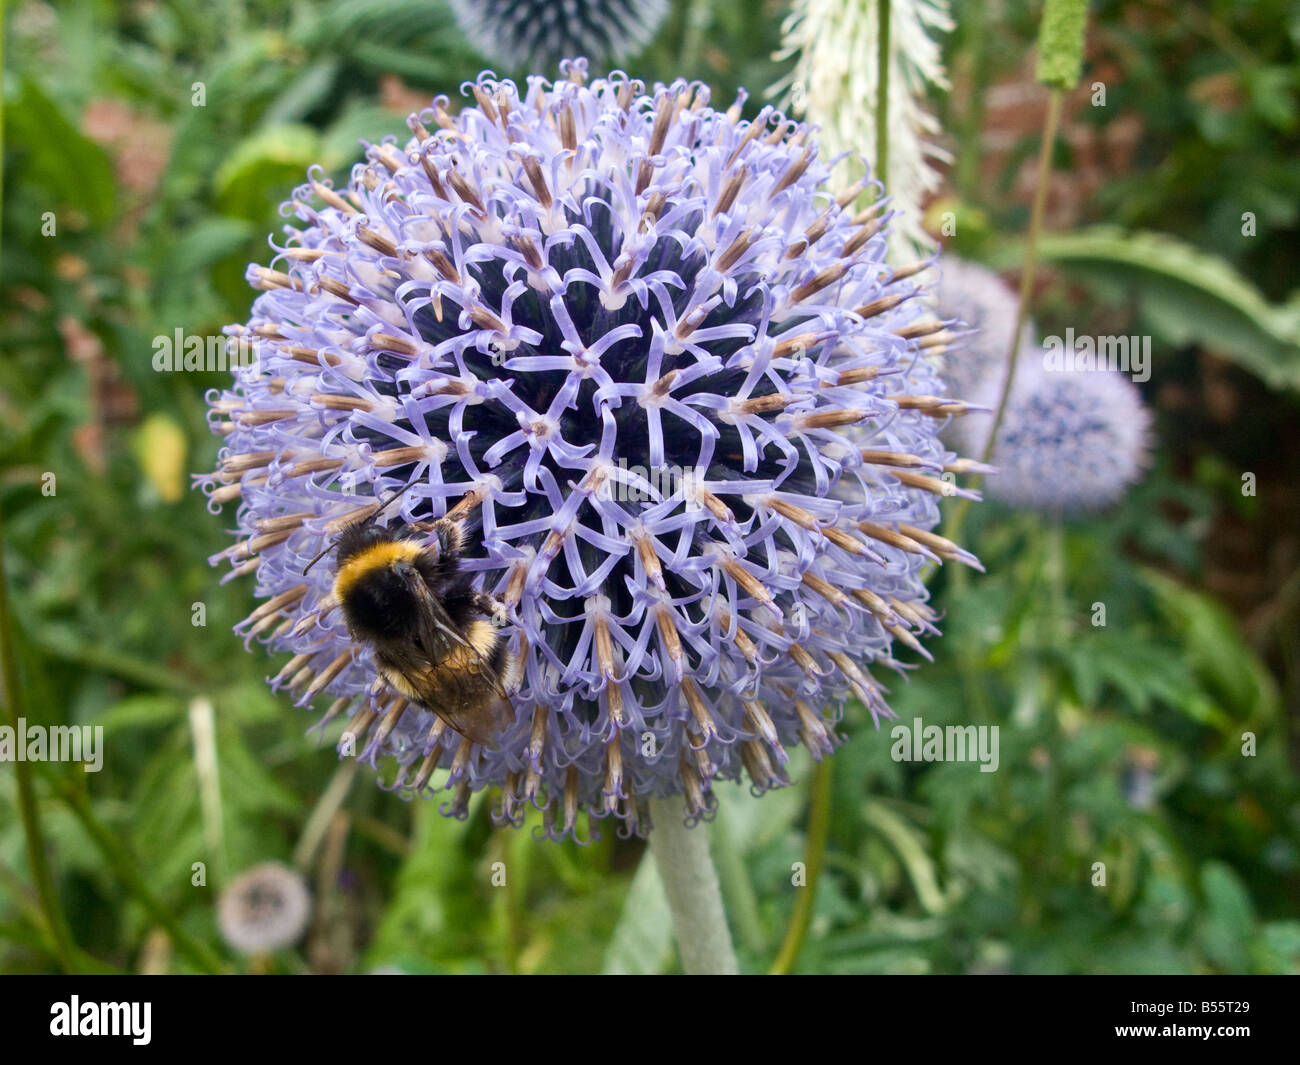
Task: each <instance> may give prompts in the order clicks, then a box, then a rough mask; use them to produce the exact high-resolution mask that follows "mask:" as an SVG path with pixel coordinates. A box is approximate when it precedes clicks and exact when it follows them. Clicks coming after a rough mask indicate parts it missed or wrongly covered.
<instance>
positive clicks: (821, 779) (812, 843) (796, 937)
mask: <svg viewBox="0 0 1300 1065" xmlns="http://www.w3.org/2000/svg"><path fill="white" fill-rule="evenodd" d="M830 825H831V760H830V758H829V757H826V756H823V757H822V759H821V761H820V762H818V763H817V769H816V770H815V771H814V772H813V778H812V801H811V802H810V804H809V807H808V844H807V854H806V858H807V861H806V862H805V863H804V871H805V874H806V876H807V880H806V881H805V882H804V886H803V887H802V888H801V889H800V891H799V895H798V897H797V898H796V899H795V903H794V913H793V914H792V915H791V918H790V926H789V927H788V928H787V929H786V932H785V940H784V941H783V942H782V943H781V950H780V952H779V953H778V954H777V956H776V960H775V961H774V962H772V967H771V968H770V969H769V970H768V975H769V976H785V975H787V974H788V973H789V972H791V971H792V970H793V969H794V964H795V962H796V961H797V960H798V958H799V951H800V950H801V949H802V948H803V941H804V938H805V937H806V936H807V934H808V925H809V924H810V923H811V922H812V912H813V903H814V902H815V901H816V900H817V882H818V880H819V879H821V873H822V864H823V860H824V858H825V856H826V839H827V836H828V835H829V834H830Z"/></svg>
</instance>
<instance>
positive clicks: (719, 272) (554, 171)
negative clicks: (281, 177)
mask: <svg viewBox="0 0 1300 1065" xmlns="http://www.w3.org/2000/svg"><path fill="white" fill-rule="evenodd" d="M561 71H562V74H563V77H562V78H561V80H559V81H556V82H554V83H551V82H549V81H547V80H546V79H544V78H541V77H530V78H529V79H528V81H527V86H526V88H525V89H523V90H520V89H518V88H517V87H516V85H515V84H514V83H512V82H510V81H497V80H494V79H493V78H492V77H489V76H487V75H483V76H481V77H480V78H479V79H478V80H477V81H476V82H473V83H471V84H470V85H469V86H468V92H469V93H471V94H472V95H473V98H474V100H475V106H467V107H464V108H463V109H461V110H460V111H459V112H458V113H457V114H455V115H452V114H451V113H450V112H449V110H448V101H447V100H446V98H443V97H440V98H438V99H436V100H435V101H434V102H433V106H432V107H431V108H429V109H428V110H427V111H426V112H424V113H422V114H420V115H414V116H412V117H411V119H410V122H409V124H410V127H411V129H412V132H413V136H412V138H411V139H410V140H409V141H407V143H406V144H405V145H404V146H399V145H398V144H396V143H391V142H385V143H383V144H375V145H370V146H369V147H368V148H367V151H366V160H365V162H363V163H359V164H358V165H357V166H356V167H355V168H354V170H353V172H352V176H351V181H350V182H349V183H348V185H347V187H346V188H344V189H342V190H340V191H336V190H334V189H333V188H331V187H330V185H329V184H328V183H327V182H326V180H325V179H324V177H323V175H321V174H320V173H319V172H313V173H312V174H311V175H310V180H309V181H308V183H307V184H305V185H303V186H302V187H301V188H299V189H298V190H297V192H296V193H295V195H294V197H293V199H292V200H291V201H290V202H288V203H287V204H286V205H285V207H284V212H285V214H286V215H291V216H293V217H294V218H295V219H296V220H297V221H298V223H299V224H298V225H297V226H291V227H287V228H286V234H287V237H286V239H285V241H284V243H283V246H280V247H278V248H277V255H276V262H275V263H274V264H273V267H271V268H266V267H261V266H252V267H250V268H249V272H248V277H249V280H250V282H251V283H252V284H253V286H254V287H256V288H258V289H261V290H262V294H261V295H260V296H259V297H258V298H257V300H256V302H255V303H254V306H253V314H252V318H251V319H250V321H249V322H248V323H247V325H243V326H236V327H231V328H230V329H229V330H228V332H229V333H230V334H231V336H232V344H235V345H239V346H242V347H244V348H246V349H249V350H251V351H252V353H253V354H255V356H256V359H255V360H254V361H255V365H254V366H252V367H250V368H246V369H241V370H238V371H236V380H235V383H234V385H233V387H232V388H231V389H230V390H228V391H225V392H223V393H220V394H213V395H211V396H210V403H211V416H212V423H213V427H214V429H215V430H216V431H217V432H219V433H221V434H222V435H224V436H225V444H224V447H223V448H222V450H221V452H220V460H219V468H218V470H217V472H216V473H215V474H213V475H211V476H210V477H208V478H206V479H204V482H203V483H204V485H205V488H206V491H207V492H208V493H209V494H210V497H211V501H212V502H211V506H212V507H214V508H216V507H219V506H220V504H222V503H224V502H228V501H231V500H235V499H239V500H240V504H239V512H238V522H237V525H238V528H237V530H236V533H237V535H238V537H239V540H238V542H237V543H236V544H235V545H234V546H233V547H231V548H229V549H227V550H226V551H224V552H222V553H221V554H220V555H218V556H215V557H214V559H213V561H214V563H215V562H218V561H226V562H228V563H229V564H230V565H231V567H232V569H231V573H230V576H236V575H240V574H251V575H254V576H255V579H256V582H257V594H258V595H259V596H260V597H261V598H262V599H263V600H265V602H263V603H262V605H261V606H259V607H258V609H257V610H255V611H254V612H253V613H252V614H251V615H250V616H249V618H248V619H246V621H245V622H243V623H241V625H240V626H239V627H238V631H240V632H242V633H243V634H245V636H246V637H247V639H248V640H250V641H251V640H252V639H254V638H256V639H260V640H262V641H264V642H265V643H267V644H268V645H269V647H270V648H271V649H272V650H275V651H285V652H289V653H290V654H291V655H292V656H293V657H292V658H291V659H290V661H289V662H288V663H287V664H286V665H285V666H284V668H283V669H281V670H280V672H279V673H278V674H277V675H276V676H275V678H274V679H273V682H272V683H273V685H274V686H275V687H276V688H289V689H291V690H293V691H294V692H296V693H297V696H298V702H299V704H300V705H301V704H306V703H309V702H311V701H312V700H314V699H315V698H316V697H317V696H319V695H322V694H328V695H330V696H332V697H333V703H332V704H331V705H330V707H329V709H328V710H327V711H326V712H325V715H324V719H323V720H325V721H328V720H330V719H331V718H334V717H337V716H339V715H347V716H348V717H349V719H350V723H349V726H348V734H350V735H353V736H357V737H362V738H361V739H359V740H358V741H357V742H358V751H357V753H358V754H359V757H361V758H362V759H364V760H365V761H367V762H369V763H370V764H372V765H375V766H376V767H378V759H380V758H381V757H382V758H385V759H388V760H391V764H392V766H393V768H392V776H391V783H390V784H389V786H391V787H392V788H394V789H397V790H399V791H400V792H401V793H403V794H407V795H409V794H415V793H419V794H424V793H427V792H429V791H430V790H432V789H434V788H443V789H447V790H449V792H450V799H449V801H448V802H447V803H445V804H444V805H443V806H442V811H443V812H444V813H446V814H449V815H454V816H465V813H466V810H467V806H468V802H469V798H470V795H471V794H472V793H473V792H475V791H478V790H479V789H482V788H485V787H488V786H494V787H496V788H498V789H499V790H500V793H501V799H500V803H499V805H498V806H497V807H496V809H495V811H494V816H495V817H496V818H497V819H498V820H499V821H505V822H512V823H516V824H518V823H521V822H522V820H523V816H524V812H525V808H526V806H528V805H529V804H533V805H535V806H537V807H540V808H541V809H543V810H544V811H545V817H544V823H545V826H546V831H547V832H548V833H550V834H551V835H553V836H559V835H573V834H574V833H575V828H576V826H577V819H578V816H579V814H580V812H586V813H587V815H588V817H589V819H596V820H599V819H601V818H606V817H610V816H612V817H614V818H616V819H617V820H618V821H619V822H620V823H621V829H622V831H624V832H644V831H645V830H646V828H647V827H648V825H647V823H646V818H645V811H646V805H645V804H646V801H647V799H648V797H649V796H651V795H659V796H668V795H676V794H684V796H685V801H686V808H687V812H688V820H689V819H695V820H697V819H699V818H701V817H705V816H708V814H709V813H710V811H711V810H712V808H713V805H714V799H713V797H712V795H711V787H712V784H713V782H714V781H717V780H738V779H740V778H741V776H742V774H744V775H745V776H747V777H748V778H749V780H750V782H751V784H752V787H753V790H755V791H763V790H765V789H767V788H769V787H772V786H774V785H778V784H783V783H786V782H787V775H786V765H787V761H788V758H789V751H790V748H792V747H793V746H796V745H798V744H800V743H803V744H806V745H807V746H808V747H809V749H810V750H811V752H812V754H813V755H814V756H815V757H819V758H820V757H821V756H822V755H824V754H827V753H828V752H830V751H831V750H832V748H833V747H834V745H835V744H836V742H837V740H838V737H837V735H836V731H835V726H836V724H837V723H838V722H839V720H840V717H841V715H842V713H843V708H844V704H845V701H846V700H847V699H848V698H849V697H856V698H857V699H859V700H860V701H861V702H862V703H864V704H865V705H866V707H867V709H868V710H869V711H870V713H871V715H872V717H873V718H878V717H879V716H881V715H885V716H890V714H889V710H888V707H887V706H886V704H885V700H884V696H883V694H882V689H881V687H880V685H879V683H878V682H877V680H875V679H873V677H872V676H871V674H870V672H869V667H870V666H872V665H873V664H877V665H882V666H886V667H891V668H896V669H901V668H902V664H901V663H900V662H898V661H897V660H896V659H895V658H894V655H893V650H894V644H895V641H898V642H900V643H902V644H904V645H905V646H907V647H910V648H912V649H913V650H915V651H918V652H919V653H921V654H924V653H925V652H924V650H923V649H922V645H921V644H920V642H919V641H918V639H917V636H918V635H920V634H923V633H931V632H934V631H935V628H934V620H935V617H934V613H933V612H932V611H931V610H930V608H929V607H928V606H927V604H926V599H927V593H926V589H925V586H924V584H923V583H922V581H921V577H920V571H921V569H922V568H923V567H925V566H926V565H928V564H929V563H932V562H936V561H938V560H940V559H950V560H956V561H961V562H964V563H966V564H971V565H977V563H976V561H975V559H974V558H973V557H972V556H971V555H969V554H968V553H966V552H965V551H963V550H962V549H961V548H959V547H958V546H956V545H955V544H953V543H951V542H950V541H948V540H946V539H944V538H942V537H940V536H937V535H935V534H934V533H933V532H932V531H931V530H932V529H933V528H934V527H935V525H936V524H937V523H938V520H939V510H938V500H939V498H940V497H941V496H944V495H951V494H953V493H954V492H955V491H960V489H957V488H956V486H955V484H954V483H953V481H952V478H951V477H947V478H945V476H944V474H945V473H949V474H954V473H959V472H964V471H966V470H968V469H969V468H970V466H969V464H964V463H963V461H962V460H956V459H955V457H954V456H953V455H952V454H951V453H949V452H947V451H946V450H945V449H944V447H943V445H942V444H941V443H940V441H939V438H938V432H939V429H940V427H941V426H943V425H944V424H945V423H946V422H947V421H948V420H949V418H950V417H952V416H953V415H958V414H961V413H963V412H964V411H965V410H966V409H967V408H966V405H965V404H963V403H962V402H960V401H959V400H955V399H951V398H949V397H946V396H944V395H943V394H942V393H943V386H942V383H941V382H940V380H939V379H938V377H937V376H936V375H935V373H934V371H933V369H932V368H931V366H930V364H929V362H928V361H927V359H925V358H924V357H923V355H922V353H923V351H924V350H925V349H926V346H927V345H929V344H931V343H933V342H934V338H935V336H937V335H938V336H941V335H942V330H941V324H940V323H937V322H935V321H934V319H933V316H932V315H931V314H930V313H929V312H928V310H927V309H926V307H925V306H924V305H923V303H922V301H921V300H920V299H917V298H916V297H917V296H918V295H919V294H920V292H921V291H922V289H921V287H920V282H919V278H920V276H922V271H923V270H924V268H925V267H926V266H927V265H928V264H926V263H923V262H922V263H912V264H909V265H906V266H902V267H899V268H897V269H894V268H891V267H890V266H889V265H888V264H887V263H886V262H885V258H884V256H885V237H884V232H883V224H882V220H881V218H880V211H881V210H882V208H883V205H879V204H878V205H876V206H875V207H873V208H868V209H867V210H865V211H863V212H860V213H859V212H855V211H854V210H853V209H852V208H851V207H850V206H848V205H851V204H852V202H853V200H854V199H855V198H856V196H857V194H858V193H859V191H860V189H859V188H853V189H850V190H849V191H848V192H847V193H845V194H843V195H842V196H840V198H839V199H838V200H837V199H836V198H835V197H834V196H833V195H831V194H830V193H829V192H828V191H827V180H828V176H829V174H828V170H827V167H826V166H825V165H824V164H823V163H822V161H821V159H820V158H819V153H818V149H817V147H816V144H815V143H814V142H813V141H812V140H811V139H810V133H809V130H808V129H806V128H805V127H803V126H800V125H798V124H796V123H794V122H792V121H789V120H787V119H786V118H785V117H784V116H782V115H781V114H780V113H778V112H776V111H775V110H774V109H773V108H771V107H764V108H762V109H761V110H759V111H758V113H757V115H756V117H755V118H754V119H753V120H751V121H747V120H744V119H742V117H741V113H742V112H741V109H742V103H743V98H742V100H737V101H736V103H735V104H734V105H733V106H732V107H731V108H729V109H728V110H725V111H719V110H715V109H713V108H712V107H711V106H710V105H709V92H708V90H707V88H705V87H704V86H703V85H700V84H688V83H687V82H685V81H677V82H674V83H673V84H671V85H656V86H654V87H653V88H650V89H647V88H646V87H645V86H644V85H643V84H642V83H641V82H639V81H634V80H632V79H630V78H628V77H627V76H626V75H624V74H622V73H615V74H614V75H611V76H610V77H609V78H608V79H598V80H595V81H591V82H590V83H588V81H587V78H586V65H585V63H584V62H583V61H580V60H579V61H574V62H571V63H565V64H562V66H561ZM403 486H407V487H406V488H405V490H404V491H403V492H402V493H401V495H400V498H399V500H398V501H396V502H394V503H393V504H392V505H391V506H390V507H389V508H388V510H387V511H386V512H385V514H384V520H385V521H387V522H389V523H392V522H396V521H398V520H399V512H400V518H401V519H403V520H405V521H407V522H411V521H419V520H427V519H431V518H437V517H441V516H444V515H448V514H451V515H454V516H455V517H456V518H457V519H459V520H460V521H461V522H462V526H463V528H464V531H465V536H466V548H465V552H464V559H463V565H464V568H465V569H466V571H468V572H469V573H470V574H471V575H472V577H473V579H474V581H475V586H476V587H477V588H478V589H479V590H480V591H482V592H484V593H486V594H489V595H492V596H495V597H497V598H498V599H499V601H500V602H501V603H502V604H503V606H504V607H505V609H506V611H507V612H508V617H509V624H508V625H507V626H506V627H505V628H504V629H503V630H502V631H503V632H504V634H505V635H506V636H507V637H508V640H509V645H508V646H509V651H510V654H511V655H513V656H517V660H519V661H520V662H521V665H522V673H521V675H522V679H521V681H520V683H519V686H518V689H517V690H515V691H512V692H511V693H510V700H511V703H512V705H513V708H514V721H513V724H511V725H510V726H509V727H508V728H507V729H506V731H505V732H504V734H503V735H502V736H501V739H500V744H499V748H498V749H496V750H488V749H485V748H484V747H482V746H480V745H477V744H472V743H471V742H470V741H469V740H468V739H465V738H462V737H461V736H459V735H458V734H456V733H455V732H453V731H452V730H451V729H449V728H447V727H445V725H444V723H443V722H442V720H441V719H440V718H438V717H435V715H434V714H432V713H430V712H429V711H428V710H427V709H425V708H424V707H421V706H419V705H415V704H410V705H408V704H407V701H406V700H405V699H403V698H400V697H398V696H396V695H395V693H393V692H391V691H377V690H375V689H374V688H373V687H372V683H373V682H374V681H375V678H376V668H375V664H374V662H373V660H372V658H371V654H370V650H369V649H368V648H367V647H365V646H359V645H358V644H357V643H355V642H354V641H353V640H352V639H351V638H350V636H349V633H348V631H347V628H346V627H345V625H344V622H343V619H342V617H341V616H340V612H339V611H338V610H337V609H336V607H337V603H335V602H334V601H333V600H332V597H331V583H332V577H331V574H330V573H329V572H328V569H329V567H328V566H326V565H321V566H317V567H316V568H315V569H314V570H312V571H311V572H310V573H309V574H308V575H306V576H304V574H303V567H304V565H305V564H306V563H307V562H308V561H309V560H310V559H311V558H312V556H314V555H315V554H316V553H317V552H318V551H320V550H321V549H322V547H323V546H325V545H326V544H328V543H329V542H330V538H331V537H332V536H334V535H335V534H337V533H338V531H339V530H340V529H341V528H343V527H345V526H346V525H347V524H349V523H351V522H355V521H357V520H361V519H364V518H366V517H368V516H370V515H372V514H374V513H375V511H376V509H377V507H376V502H375V501H376V500H378V499H380V498H381V497H383V496H385V495H386V494H387V493H389V492H392V491H394V490H395V489H399V490H400V489H402V488H403ZM345 753H346V752H345ZM435 774H437V777H436V778H435Z"/></svg>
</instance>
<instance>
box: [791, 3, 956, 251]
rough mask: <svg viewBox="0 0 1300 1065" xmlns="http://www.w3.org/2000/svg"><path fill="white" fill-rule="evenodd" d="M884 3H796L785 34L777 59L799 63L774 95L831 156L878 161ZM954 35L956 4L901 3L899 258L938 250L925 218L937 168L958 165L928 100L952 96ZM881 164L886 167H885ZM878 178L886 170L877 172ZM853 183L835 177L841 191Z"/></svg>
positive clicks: (892, 146)
mask: <svg viewBox="0 0 1300 1065" xmlns="http://www.w3.org/2000/svg"><path fill="white" fill-rule="evenodd" d="M879 8H880V5H879V0H794V3H793V5H792V10H791V12H790V14H789V15H788V16H787V17H786V20H785V22H784V24H783V25H782V27H781V32H782V47H781V50H780V51H779V52H778V53H777V55H776V57H775V58H777V59H788V58H789V57H790V56H795V57H796V60H795V66H794V70H793V71H791V73H790V75H789V76H788V77H787V78H785V79H784V80H783V81H781V82H778V83H777V84H776V85H774V86H773V87H772V91H773V92H774V93H778V94H780V96H781V106H783V107H786V108H789V109H790V110H791V111H792V112H793V113H795V114H797V115H799V116H800V117H801V118H806V119H807V120H808V121H809V122H810V123H811V124H812V125H814V126H816V127H818V134H819V136H820V138H821V143H822V147H823V148H824V149H825V150H826V151H827V153H829V154H830V155H837V154H839V153H841V152H853V153H862V152H866V153H868V154H870V153H873V152H874V151H875V146H876V125H877V122H876V119H877V114H878V104H877V100H878V94H879V91H880V74H881V71H880V51H879V48H880V44H879V42H880V10H879ZM952 28H953V22H952V17H951V15H950V13H949V6H948V0H892V3H891V6H890V35H889V70H888V76H889V116H888V124H889V130H888V132H889V160H888V168H889V173H888V174H880V173H877V177H878V178H879V179H880V180H881V181H882V182H884V185H885V191H886V192H887V193H888V194H889V196H890V198H891V201H892V203H893V206H894V207H895V208H896V209H897V210H898V211H899V214H900V217H899V218H898V219H897V221H896V222H895V223H894V226H893V244H894V247H895V249H896V250H898V251H903V250H904V249H906V250H908V251H925V250H928V249H932V248H933V247H934V241H933V240H932V239H931V238H930V235H929V234H928V233H926V231H925V229H924V227H923V226H922V216H921V208H922V206H923V204H924V202H925V200H926V199H927V198H928V197H929V196H930V195H931V194H932V193H934V192H935V191H936V190H937V189H938V188H939V185H940V182H941V178H940V175H939V171H938V169H937V166H936V164H939V163H948V162H950V161H951V156H950V155H949V154H948V152H946V151H945V150H944V149H943V148H941V147H939V146H938V145H937V144H936V143H935V138H937V137H938V135H939V133H940V128H939V122H938V120H937V119H936V118H935V117H934V115H932V114H931V113H930V112H929V110H928V109H927V107H926V105H925V102H924V101H925V96H926V93H927V92H929V91H931V90H937V91H941V92H946V91H947V90H948V88H949V84H948V75H947V72H946V71H945V70H944V65H943V54H942V50H941V49H940V46H939V42H938V41H937V40H936V39H935V35H936V34H940V33H950V32H951V31H952ZM877 163H878V161H877ZM873 169H875V170H877V171H878V170H879V167H878V165H876V164H874V163H873ZM848 180H849V179H848V178H847V176H845V175H841V174H838V173H837V174H836V175H833V177H832V181H833V185H832V187H833V188H834V189H835V190H836V191H841V190H842V189H843V188H844V187H845V186H846V185H847V183H848Z"/></svg>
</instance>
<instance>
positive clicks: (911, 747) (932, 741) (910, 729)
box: [889, 717, 999, 773]
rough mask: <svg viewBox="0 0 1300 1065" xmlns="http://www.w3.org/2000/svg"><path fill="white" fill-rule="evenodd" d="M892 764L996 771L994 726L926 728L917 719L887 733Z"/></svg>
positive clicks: (996, 732) (996, 749)
mask: <svg viewBox="0 0 1300 1065" xmlns="http://www.w3.org/2000/svg"><path fill="white" fill-rule="evenodd" d="M889 737H890V739H892V740H893V741H894V745H893V746H892V747H890V748H889V756H890V757H891V758H892V759H893V760H894V761H895V762H979V764H980V772H981V773H996V772H997V769H998V761H999V759H998V726H997V725H948V726H947V727H944V726H942V725H926V724H925V723H924V722H922V721H921V719H920V718H919V717H917V718H913V719H912V723H911V724H910V725H903V724H898V725H895V726H894V727H893V728H892V729H890V730H889Z"/></svg>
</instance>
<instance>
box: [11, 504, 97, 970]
mask: <svg viewBox="0 0 1300 1065" xmlns="http://www.w3.org/2000/svg"><path fill="white" fill-rule="evenodd" d="M3 545H4V529H3V523H2V522H0V674H3V684H4V688H3V694H4V720H5V723H6V724H8V725H9V727H10V728H12V729H13V730H14V732H15V733H17V731H18V722H19V719H20V718H21V717H22V716H23V713H22V689H21V686H20V685H19V682H18V661H17V654H16V653H15V650H14V645H15V641H14V635H13V625H12V619H11V617H10V614H9V585H8V581H7V578H6V576H5V565H4V546H3ZM14 776H15V778H16V780H17V783H18V815H19V819H20V820H21V821H22V825H23V840H24V842H25V844H26V847H27V864H28V866H29V867H30V868H31V871H32V882H33V884H34V885H35V887H36V901H37V905H38V906H39V908H40V913H41V916H42V919H43V923H44V926H45V927H44V931H45V934H46V935H47V936H48V938H49V940H50V945H51V947H52V949H53V951H54V955H55V957H56V958H58V961H59V965H60V967H61V968H62V969H63V970H64V972H69V973H75V972H77V969H78V966H77V951H76V945H75V943H74V942H73V938H72V931H71V929H70V928H69V927H68V922H67V918H66V917H65V916H64V913H63V907H62V905H61V904H60V902H59V894H58V890H57V889H56V887H55V885H54V876H53V873H52V872H51V871H50V863H49V859H48V857H47V855H46V853H45V834H44V832H43V831H42V828H41V814H40V808H39V805H38V801H37V798H36V788H35V785H34V784H33V781H32V770H31V767H30V766H29V765H28V763H27V760H26V759H24V758H15V759H14Z"/></svg>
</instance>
